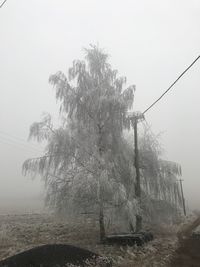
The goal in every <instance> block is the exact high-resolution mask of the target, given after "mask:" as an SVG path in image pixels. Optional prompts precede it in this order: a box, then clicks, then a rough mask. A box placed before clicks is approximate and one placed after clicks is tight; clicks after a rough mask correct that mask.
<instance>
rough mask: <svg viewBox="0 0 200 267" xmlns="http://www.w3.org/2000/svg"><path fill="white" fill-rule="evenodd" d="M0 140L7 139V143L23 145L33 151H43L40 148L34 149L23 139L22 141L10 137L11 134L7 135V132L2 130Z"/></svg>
mask: <svg viewBox="0 0 200 267" xmlns="http://www.w3.org/2000/svg"><path fill="white" fill-rule="evenodd" d="M0 138H4V139H5V138H6V139H8V141H11V142H15V143H16V142H17V143H18V144H19V145H24V146H26V147H29V148H30V149H34V150H37V151H40V152H41V151H43V149H41V148H38V147H36V146H35V145H32V144H30V143H27V141H26V140H25V139H22V138H19V137H17V136H15V135H12V134H9V133H7V132H4V131H2V130H0Z"/></svg>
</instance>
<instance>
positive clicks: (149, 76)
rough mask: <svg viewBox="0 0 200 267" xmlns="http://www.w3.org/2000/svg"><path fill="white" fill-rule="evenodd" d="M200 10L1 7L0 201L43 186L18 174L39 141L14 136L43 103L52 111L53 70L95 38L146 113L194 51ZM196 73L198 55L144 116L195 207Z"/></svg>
mask: <svg viewBox="0 0 200 267" xmlns="http://www.w3.org/2000/svg"><path fill="white" fill-rule="evenodd" d="M1 2H2V1H1ZM199 14H200V1H198V0H190V1H186V0H166V1H160V0H151V1H149V0H140V1H136V0H123V1H121V0H101V1H100V0H84V1H83V0H73V1H72V0H57V1H55V0H54V1H52V0H34V1H27V0H20V1H18V0H7V2H6V3H5V5H4V6H3V8H1V9H0V92H1V94H0V199H2V198H4V199H6V198H16V197H18V198H21V199H24V200H25V199H27V198H31V197H35V196H38V195H39V194H41V192H42V191H43V189H42V184H41V183H40V182H39V180H35V181H31V179H30V178H28V177H23V176H22V175H21V165H22V163H23V161H24V160H25V159H26V158H29V157H33V156H37V155H39V154H40V152H39V151H38V150H40V147H39V146H38V145H37V144H33V143H31V144H28V143H27V144H25V145H24V142H23V141H22V140H19V139H16V137H18V138H20V139H23V140H27V136H28V132H29V126H30V124H31V123H32V122H34V121H37V120H39V119H40V115H41V113H42V112H43V111H48V112H50V113H52V114H54V115H55V114H57V106H56V102H55V98H54V91H53V89H52V88H51V86H50V85H49V84H48V77H49V75H50V74H53V73H55V72H56V71H58V70H62V71H64V72H65V71H67V69H68V67H70V66H71V63H72V61H73V60H74V59H78V58H82V57H83V51H82V48H83V47H88V45H89V44H90V43H93V44H96V43H99V46H101V47H102V48H105V51H107V52H108V53H109V54H110V62H111V64H112V65H113V67H114V68H116V69H118V70H119V73H120V74H121V75H125V76H126V77H127V79H128V84H135V85H136V95H135V110H140V111H143V110H144V109H145V108H146V107H147V106H149V105H150V104H151V103H152V102H153V101H154V100H155V99H156V98H157V97H158V96H160V95H161V94H162V93H163V91H164V90H166V88H167V87H168V86H169V85H170V83H172V82H173V81H174V80H175V79H176V78H177V76H178V75H179V74H180V73H181V72H182V71H183V70H184V69H185V68H186V67H187V66H188V65H189V64H190V63H191V62H192V61H193V60H194V59H195V58H196V57H197V56H198V55H199V54H200V31H199V29H200V15H199ZM199 73H200V61H199V62H197V64H196V65H195V66H194V67H193V68H192V69H191V70H190V71H189V72H188V73H187V75H186V76H184V77H183V78H182V79H181V81H180V82H179V83H178V84H176V86H175V87H174V88H173V90H172V91H171V92H170V93H169V94H168V95H167V96H166V97H165V98H164V99H163V100H162V101H160V102H159V103H158V104H157V105H156V106H155V107H154V108H153V109H152V110H150V111H149V112H148V113H147V114H146V119H147V121H148V122H149V123H150V124H151V125H152V129H153V131H154V132H155V133H159V132H163V135H162V139H161V141H162V144H163V147H164V148H165V150H166V155H165V157H166V159H168V160H173V161H176V162H179V163H180V164H181V165H182V169H183V179H184V190H185V194H186V199H187V203H189V205H190V206H191V207H196V208H198V207H199V203H200V194H199V190H200V163H199V153H200V138H199V137H200V124H199V119H200V106H199V101H200V92H199V87H200V75H199ZM33 146H34V147H33ZM36 149H37V151H36Z"/></svg>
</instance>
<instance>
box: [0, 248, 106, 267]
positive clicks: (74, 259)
mask: <svg viewBox="0 0 200 267" xmlns="http://www.w3.org/2000/svg"><path fill="white" fill-rule="evenodd" d="M86 262H91V264H93V265H92V266H96V262H98V263H99V266H102V267H103V266H105V267H110V266H111V264H110V263H109V262H108V261H107V262H106V259H105V260H104V259H102V260H101V258H100V256H99V255H98V254H96V253H93V252H91V251H89V250H86V249H82V248H78V247H74V246H71V245H63V244H51V245H43V246H39V247H35V248H32V249H29V250H26V251H24V252H22V253H19V254H16V255H14V256H12V257H9V258H7V259H5V260H3V261H0V267H58V266H59V267H64V266H68V265H67V264H72V265H75V266H76V265H78V266H87V264H86ZM69 266H70V265H69Z"/></svg>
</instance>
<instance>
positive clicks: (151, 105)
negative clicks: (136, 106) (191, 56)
mask: <svg viewBox="0 0 200 267" xmlns="http://www.w3.org/2000/svg"><path fill="white" fill-rule="evenodd" d="M199 58H200V56H198V57H197V58H196V59H195V60H194V61H193V62H192V63H191V64H190V65H189V66H188V67H187V69H185V70H184V71H183V72H182V73H181V75H179V76H178V78H177V79H176V80H175V81H174V82H173V83H172V84H171V85H170V87H169V88H168V89H167V90H166V91H165V92H164V93H163V94H162V95H161V96H160V97H159V98H158V99H157V100H156V101H154V102H153V104H151V105H150V106H149V107H148V108H147V109H145V111H144V112H143V113H142V114H145V113H146V112H147V111H148V110H150V109H151V108H152V107H153V106H154V105H155V104H156V103H157V102H158V101H159V100H160V99H161V98H163V96H164V95H165V94H166V93H167V92H168V91H169V90H170V89H171V88H172V87H173V86H174V85H175V83H177V82H178V80H179V79H180V78H181V77H182V76H183V75H184V74H185V73H186V72H187V71H188V70H189V69H190V68H191V67H192V66H193V65H194V64H195V63H196V62H197V60H199Z"/></svg>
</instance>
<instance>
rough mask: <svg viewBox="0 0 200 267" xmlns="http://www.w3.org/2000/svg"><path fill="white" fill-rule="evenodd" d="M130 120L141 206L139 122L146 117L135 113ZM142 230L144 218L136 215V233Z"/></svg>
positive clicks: (136, 190)
mask: <svg viewBox="0 0 200 267" xmlns="http://www.w3.org/2000/svg"><path fill="white" fill-rule="evenodd" d="M129 119H130V120H131V122H132V126H133V130H134V151H135V162H134V166H135V170H136V183H135V195H136V198H137V200H138V202H139V205H140V206H141V185H140V164H139V150H138V129H137V126H138V121H139V120H142V119H144V115H143V114H142V113H140V112H137V113H136V112H135V113H133V114H132V115H131V116H130V115H129ZM141 229H142V216H141V215H140V214H136V229H135V230H136V232H139V231H141Z"/></svg>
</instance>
